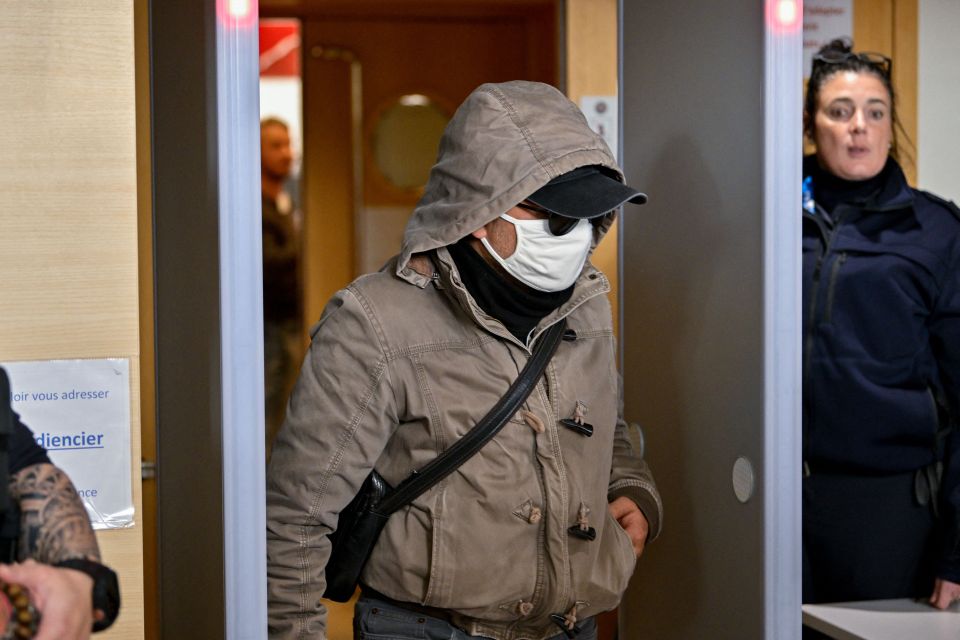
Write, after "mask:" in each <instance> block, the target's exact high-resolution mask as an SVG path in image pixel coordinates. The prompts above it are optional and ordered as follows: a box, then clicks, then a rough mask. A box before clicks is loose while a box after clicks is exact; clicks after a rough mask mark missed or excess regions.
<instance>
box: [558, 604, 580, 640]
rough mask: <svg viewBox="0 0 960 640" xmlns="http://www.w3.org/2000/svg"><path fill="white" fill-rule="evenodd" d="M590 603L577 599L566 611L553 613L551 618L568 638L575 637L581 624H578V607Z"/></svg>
mask: <svg viewBox="0 0 960 640" xmlns="http://www.w3.org/2000/svg"><path fill="white" fill-rule="evenodd" d="M586 604H588V603H587V602H585V601H583V600H577V601H576V602H574V603H573V606H572V607H570V611H567V612H566V613H551V614H550V620H552V621H553V623H554V624H555V625H557V626H558V627H560V629H561V630H562V631H563V633H564V635H565V636H567V637H568V638H575V637H577V635H578V634H579V633H580V631H581V629H580V625H578V624H577V609H578V608H580V606H582V605H586Z"/></svg>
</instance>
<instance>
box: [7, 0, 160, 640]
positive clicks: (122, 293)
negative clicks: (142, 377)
mask: <svg viewBox="0 0 960 640" xmlns="http://www.w3.org/2000/svg"><path fill="white" fill-rule="evenodd" d="M133 46H134V45H133V9H132V6H131V3H129V2H125V1H123V0H101V1H100V2H95V3H90V2H85V1H83V0H73V1H70V0H30V1H29V2H4V3H2V4H0V87H2V90H0V194H2V197H0V361H2V360H47V359H62V358H67V359H70V358H104V357H122V358H129V359H130V372H131V389H130V397H131V414H130V415H131V440H132V445H133V451H132V456H131V458H132V461H133V463H132V468H131V473H132V477H133V478H135V479H137V480H138V479H139V459H140V429H139V416H140V393H139V388H140V386H139V385H140V381H139V372H140V349H139V342H138V340H139V332H138V319H139V311H138V296H137V200H136V195H137V188H136V148H135V108H134V69H133V58H134V56H133V51H134V48H133ZM133 494H134V500H135V509H136V512H135V519H136V521H137V524H136V526H135V527H133V528H130V529H124V530H119V531H107V532H100V533H99V534H98V539H99V541H100V546H101V549H102V551H103V554H104V557H105V561H106V562H107V563H108V564H110V565H111V566H113V567H114V568H115V569H116V570H117V571H118V573H119V574H120V580H121V592H122V598H123V609H122V611H121V616H120V619H119V620H118V622H117V623H116V625H115V626H114V627H113V628H112V629H111V630H110V631H109V632H107V633H104V634H102V635H100V636H99V637H101V638H104V639H108V638H142V637H143V569H142V567H143V564H142V551H141V537H142V529H141V524H140V523H141V509H140V483H139V481H134V483H133Z"/></svg>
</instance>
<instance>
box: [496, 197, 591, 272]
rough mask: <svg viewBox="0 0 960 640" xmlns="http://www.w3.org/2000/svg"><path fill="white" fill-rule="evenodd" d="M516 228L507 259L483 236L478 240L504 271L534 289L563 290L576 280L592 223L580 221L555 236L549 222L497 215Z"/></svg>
mask: <svg viewBox="0 0 960 640" xmlns="http://www.w3.org/2000/svg"><path fill="white" fill-rule="evenodd" d="M500 217H501V218H503V219H504V220H506V221H507V222H510V223H512V224H513V226H514V228H515V229H516V231H517V248H516V249H515V250H514V252H513V253H512V254H511V255H510V257H508V258H503V257H501V256H500V255H499V254H498V253H497V252H496V251H494V249H493V247H491V246H490V243H489V242H487V239H486V238H480V242H482V243H483V246H484V247H486V248H487V251H489V252H490V255H492V256H493V259H494V260H496V261H497V262H499V263H500V265H501V266H502V267H503V268H504V269H506V270H507V273H509V274H510V275H512V276H513V277H514V278H516V279H517V280H519V281H520V282H522V283H523V284H525V285H527V286H528V287H531V288H533V289H536V290H537V291H563V290H564V289H566V288H567V287H569V286H570V285H572V284H573V283H574V282H576V280H577V276H579V275H580V271H582V270H583V265H584V263H586V261H587V254H589V253H590V246H591V244H592V243H593V226H592V225H591V224H590V221H589V220H580V221H579V222H578V223H577V225H576V226H575V227H574V228H573V229H571V230H570V232H568V233H566V234H564V235H562V236H555V235H553V234H552V233H550V227H549V221H548V220H546V219H543V220H539V219H538V220H520V219H518V218H514V217H512V216H508V215H507V214H503V215H501V216H500Z"/></svg>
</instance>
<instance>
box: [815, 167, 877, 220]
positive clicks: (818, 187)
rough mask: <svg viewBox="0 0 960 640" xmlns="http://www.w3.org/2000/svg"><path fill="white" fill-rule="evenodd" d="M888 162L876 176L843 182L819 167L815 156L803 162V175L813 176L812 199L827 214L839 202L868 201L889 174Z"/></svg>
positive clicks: (831, 211)
mask: <svg viewBox="0 0 960 640" xmlns="http://www.w3.org/2000/svg"><path fill="white" fill-rule="evenodd" d="M890 167H891V163H890V162H889V161H888V162H887V163H886V164H885V165H884V167H883V169H882V170H881V171H880V173H878V174H877V175H875V176H873V177H872V178H867V179H866V180H844V179H843V178H840V177H837V176H835V175H833V174H832V173H830V172H829V171H827V170H826V169H824V168H823V167H821V166H820V163H819V162H818V161H817V158H816V156H807V158H805V160H804V167H803V168H804V175H805V176H813V199H814V201H816V203H817V204H818V205H820V206H821V207H823V209H824V210H825V211H826V212H827V213H833V210H834V209H835V208H836V206H837V205H838V204H840V203H841V202H859V203H863V202H866V201H868V200H870V199H871V198H872V197H873V196H874V195H876V194H877V193H878V192H879V191H880V189H881V188H882V187H883V185H884V183H885V182H886V180H887V174H888V173H889V172H890Z"/></svg>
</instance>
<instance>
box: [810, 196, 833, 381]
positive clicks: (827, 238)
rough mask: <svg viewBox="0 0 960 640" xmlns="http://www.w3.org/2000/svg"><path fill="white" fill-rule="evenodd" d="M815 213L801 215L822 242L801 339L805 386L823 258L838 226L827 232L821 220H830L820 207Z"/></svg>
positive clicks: (811, 350) (818, 206) (811, 351)
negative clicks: (805, 324)
mask: <svg viewBox="0 0 960 640" xmlns="http://www.w3.org/2000/svg"><path fill="white" fill-rule="evenodd" d="M817 213H818V214H819V217H818V216H814V215H813V214H810V213H807V212H806V211H804V213H803V217H804V218H806V219H808V220H810V221H812V222H813V223H814V224H815V225H817V229H818V230H819V231H820V239H821V241H822V242H821V244H820V254H819V255H818V256H817V264H816V265H815V266H814V267H813V282H812V284H811V286H810V311H809V313H808V318H807V334H806V335H805V336H804V337H803V345H804V346H803V382H804V385H805V386H806V381H807V377H808V376H809V375H810V356H811V355H812V353H813V334H814V327H815V325H816V319H817V300H818V298H819V294H820V272H821V270H822V269H823V261H824V258H826V256H827V255H828V254H829V253H830V247H831V246H832V245H833V240H834V238H836V235H837V229H838V228H839V226H840V225H839V221H837V223H835V224H834V225H833V227H832V228H831V229H829V230H828V229H827V228H825V227H824V224H823V223H822V222H821V220H829V219H830V218H829V216H827V215H825V214H826V212H825V211H824V210H823V209H822V208H821V207H820V205H817Z"/></svg>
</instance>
